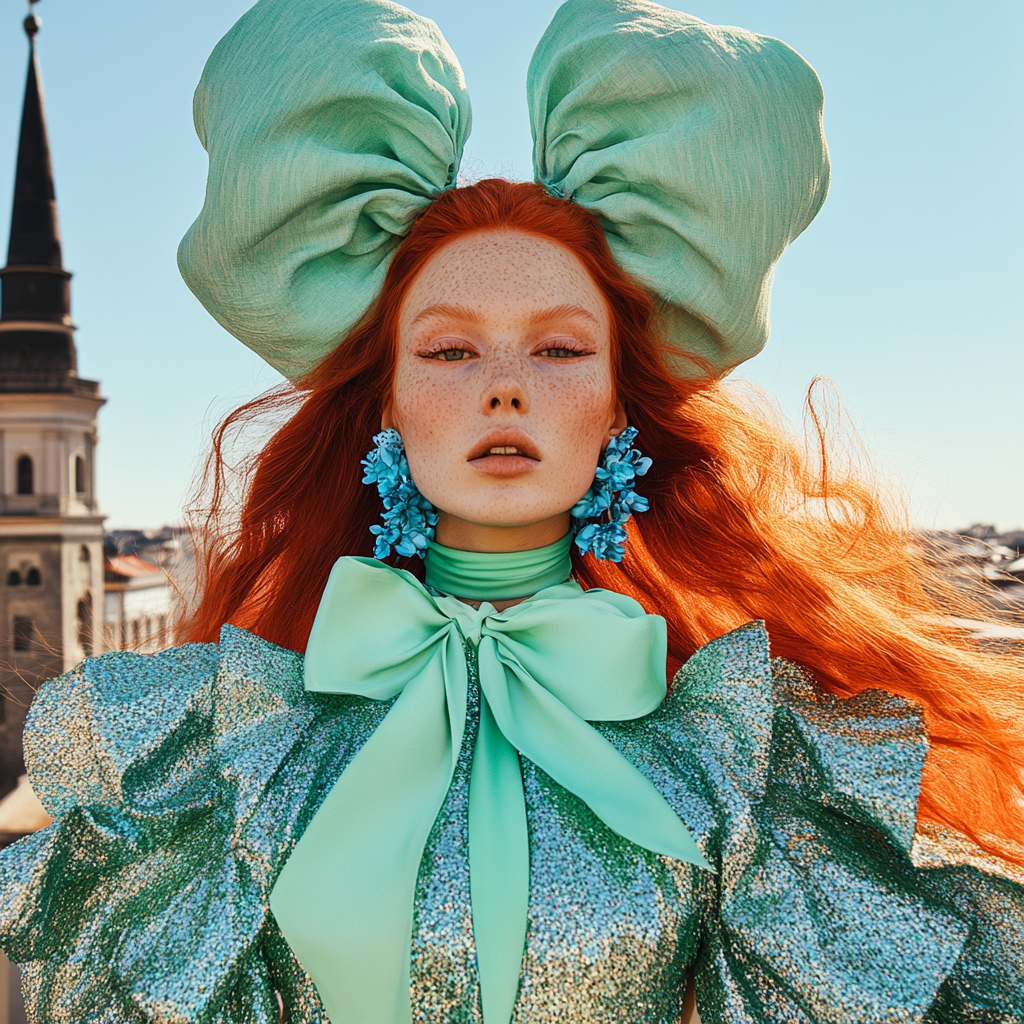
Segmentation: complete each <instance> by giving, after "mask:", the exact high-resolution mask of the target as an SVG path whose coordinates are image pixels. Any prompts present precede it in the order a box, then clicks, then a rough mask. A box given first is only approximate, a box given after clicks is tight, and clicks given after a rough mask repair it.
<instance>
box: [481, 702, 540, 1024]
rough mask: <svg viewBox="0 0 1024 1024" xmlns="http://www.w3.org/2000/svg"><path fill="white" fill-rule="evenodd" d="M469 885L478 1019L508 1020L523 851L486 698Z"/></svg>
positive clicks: (506, 748)
mask: <svg viewBox="0 0 1024 1024" xmlns="http://www.w3.org/2000/svg"><path fill="white" fill-rule="evenodd" d="M469 883H470V901H471V904H472V910H473V939H474V942H475V944H476V961H477V971H478V972H479V975H480V997H481V1002H482V1003H483V1014H484V1024H508V1022H509V1021H510V1020H511V1018H512V1011H513V1008H514V1006H515V1001H516V995H517V994H518V991H519V976H520V973H521V969H522V963H523V950H524V949H525V947H526V919H527V913H528V909H529V898H530V848H529V834H528V832H527V825H526V799H525V797H524V795H523V777H522V773H521V771H520V767H519V755H518V754H517V753H516V749H515V747H513V746H512V744H511V743H509V741H508V740H507V739H506V738H505V736H504V735H503V734H502V732H501V730H500V729H499V728H498V725H497V722H495V720H494V715H493V714H492V712H491V709H490V706H489V705H488V703H487V700H486V698H484V699H482V700H481V702H480V731H479V733H478V734H477V740H476V746H475V748H474V751H473V769H472V773H471V775H470V790H469Z"/></svg>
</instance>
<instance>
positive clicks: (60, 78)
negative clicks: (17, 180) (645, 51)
mask: <svg viewBox="0 0 1024 1024" xmlns="http://www.w3.org/2000/svg"><path fill="white" fill-rule="evenodd" d="M249 6H250V4H249V0H174V2H173V3H172V2H170V0H164V2H155V0H143V2H139V0H88V2H82V0H45V2H43V3H40V4H39V5H38V7H37V11H38V13H39V15H40V17H41V18H42V20H43V30H42V33H41V35H40V38H39V43H40V55H41V60H42V68H43V80H44V86H45V90H46V102H47V107H48V115H49V123H50V137H51V143H52V147H53V154H54V165H55V170H56V175H57V195H58V201H59V205H60V215H61V224H62V230H63V234H64V252H65V265H66V266H67V267H68V268H69V269H70V270H72V271H74V273H75V278H74V282H73V315H74V318H75V321H76V322H77V323H78V324H79V325H80V330H79V332H78V339H77V340H78V352H79V364H80V372H81V373H82V375H83V376H86V377H90V378H93V379H96V380H99V381H101V383H102V388H103V393H104V395H106V397H107V398H108V399H109V402H108V405H107V406H106V407H105V409H104V410H103V412H102V413H101V419H100V430H101V441H100V449H99V453H100V455H99V467H100V468H99V493H100V499H101V502H102V505H103V508H104V510H105V511H106V513H107V514H108V516H109V525H111V526H121V525H134V526H155V525H159V524H161V523H163V522H166V521H170V520H174V519H176V518H177V516H178V513H179V508H180V505H181V501H182V497H183V495H184V493H185V492H186V490H187V489H188V486H189V483H190V480H191V478H192V474H193V472H194V470H195V467H196V464H197V459H198V457H199V455H200V453H201V451H202V449H203V446H204V444H205V439H206V437H207V436H208V433H209V429H210V428H211V427H212V425H213V423H214V422H215V421H216V419H217V418H218V417H219V416H220V415H222V414H223V413H225V412H226V411H228V409H230V408H231V407H232V406H234V405H236V404H238V403H240V402H241V401H243V400H245V399H246V398H247V397H249V396H251V395H252V394H255V393H257V392H258V391H260V390H263V389H264V388H265V387H268V386H270V385H271V384H273V383H275V381H276V377H275V375H274V374H273V372H272V371H270V370H269V369H267V368H265V367H264V366H263V365H262V364H261V363H260V362H259V360H258V359H257V358H256V357H255V356H253V355H252V354H251V353H249V351H248V350H247V349H245V348H244V347H243V346H242V345H241V344H239V343H238V342H236V341H234V339H232V338H231V337H230V336H229V335H227V334H226V333H225V332H223V331H222V330H221V329H220V328H219V327H218V326H217V325H216V324H215V323H214V322H213V321H212V320H211V319H210V318H209V317H208V316H207V314H206V313H205V312H204V311H203V309H202V308H201V307H200V306H199V304H198V303H197V302H196V301H195V300H194V299H193V297H192V296H191V294H190V293H189V291H188V290H187V289H186V288H185V286H184V284H182V282H181V280H180V278H179V277H178V273H177V270H176V268H175V261H174V255H175V249H176V246H177V243H178V240H179V238H180V237H181V235H182V234H183V233H184V231H185V230H186V228H187V227H188V225H189V224H190V222H191V221H192V219H193V218H194V217H195V216H196V214H197V213H198V211H199V207H200V205H201V202H202V195H203V186H204V180H205V154H204V153H203V151H202V149H201V147H200V146H199V143H198V141H197V140H196V138H195V135H194V133H193V131H192V126H191V97H192V91H193V89H194V88H195V85H196V83H197V82H198V80H199V75H200V72H201V70H202V67H203V63H204V61H205V59H206V57H207V55H208V54H209V52H210V50H211V49H212V47H213V45H214V44H215V43H216V41H217V40H218V39H219V38H220V36H221V35H223V33H224V32H225V31H226V30H227V29H228V28H229V27H230V25H231V24H232V23H233V22H234V20H235V19H236V18H237V17H238V16H239V15H241V14H242V12H243V11H244V10H246V9H247V8H248V7H249ZM415 6H416V9H417V10H418V11H419V12H420V13H422V14H425V15H428V16H429V17H432V18H434V20H435V21H437V22H438V24H439V25H440V26H441V29H442V31H444V33H445V34H446V35H447V37H448V39H449V41H450V42H451V44H452V46H453V47H454V49H455V51H456V53H457V54H458V55H459V58H460V60H461V61H462V64H463V67H464V68H465V71H466V76H467V79H468V82H469V87H470V91H471V95H472V98H473V105H474V121H475V125H476V127H475V130H474V134H473V137H472V138H471V139H470V142H469V147H468V152H467V169H468V170H469V171H470V173H471V174H473V175H474V176H479V175H482V174H483V173H495V174H505V175H507V176H511V177H519V178H524V177H528V176H529V174H530V142H529V129H528V123H527V117H526V110H525V101H524V83H525V73H526V66H527V63H528V61H529V58H530V54H531V52H532V50H533V47H534V45H535V44H536V42H537V40H538V39H539V37H540V35H541V33H542V32H543V30H544V28H545V26H546V25H547V22H548V20H549V19H550V17H551V15H552V14H553V12H554V11H555V9H556V7H557V6H558V4H557V2H556V0H486V2H482V0H419V2H418V3H417V4H416V5H415ZM669 6H673V7H674V6H677V4H676V3H675V2H673V3H670V4H669ZM684 9H686V10H687V11H689V12H690V13H692V14H695V15H697V16H699V17H701V18H704V19H705V20H707V21H711V22H716V23H718V24H733V25H742V26H743V27H745V28H749V29H752V30H754V31H757V32H762V33H765V34H768V35H773V36H778V37H780V38H782V39H784V40H786V41H787V42H788V43H790V44H791V45H792V46H794V47H795V48H796V49H797V50H799V51H800V52H801V53H802V54H803V55H804V56H805V57H806V58H807V59H808V60H809V61H810V62H811V63H812V64H813V65H814V67H815V68H816V69H817V71H818V73H819V75H820V76H821V78H822V81H823V83H824V87H825V96H826V107H825V116H826V122H825V123H826V131H827V133H828V137H829V142H830V145H831V149H832V158H833V184H832V190H831V194H830V195H829V198H828V201H827V202H826V204H825V208H824V210H823V212H822V213H821V215H820V216H819V217H818V219H817V220H816V221H815V223H814V224H812V225H811V227H810V228H809V229H808V231H807V232H806V233H805V234H804V235H803V236H802V237H801V238H800V239H799V240H798V241H797V242H796V243H795V244H794V245H793V246H792V248H791V249H790V251H789V252H788V253H787V254H786V255H785V256H784V257H783V259H782V261H781V263H780V265H779V269H778V275H777V283H776V287H775V298H774V309H773V322H774V330H773V335H772V339H771V341H770V343H769V345H768V348H767V349H766V351H765V352H764V353H762V354H761V355H760V356H758V357H757V358H756V359H754V360H753V361H751V362H750V363H749V364H747V368H746V370H745V371H744V372H745V373H746V374H747V375H748V376H749V377H751V378H753V379H754V380H756V381H758V382H760V383H761V384H763V385H764V386H766V387H767V388H769V389H770V390H771V391H772V392H773V393H774V394H775V395H777V396H778V399H779V401H780V403H781V405H782V407H783V409H784V410H785V412H786V413H787V414H788V415H789V416H791V417H793V418H798V417H799V415H800V407H801V402H802V397H803V393H804V391H805V389H806V387H807V384H808V382H809V381H810V380H811V378H812V377H814V376H815V375H817V374H825V375H828V376H829V377H831V378H832V379H833V380H834V381H835V383H836V384H837V386H838V388H839V390H840V393H841V395H842V397H843V399H844V400H845V402H846V404H847V406H848V408H849V409H850V410H851V412H852V414H853V419H854V422H855V423H857V424H858V425H859V426H860V427H861V429H862V431H863V433H864V436H865V438H866V440H867V442H868V444H869V445H870V446H871V447H873V448H874V450H875V451H876V452H877V453H878V456H879V459H880V461H881V463H882V466H883V472H886V473H888V474H889V475H891V476H894V477H896V478H898V480H899V481H900V482H901V483H902V485H903V486H904V487H905V488H906V490H907V491H908V492H909V493H910V495H911V499H912V503H913V505H912V507H913V510H914V515H915V518H916V520H917V522H919V523H920V524H922V525H926V526H942V527H956V526H963V525H966V524H968V523H970V522H972V521H978V520H981V521H986V522H995V523H996V524H997V525H999V526H1000V527H1001V528H1004V529H1009V528H1012V527H1017V526H1024V317H1022V313H1021V301H1022V296H1024V287H1022V281H1024V188H1022V184H1024V182H1022V171H1021V168H1022V167H1024V134H1022V128H1024V123H1022V122H1024V116H1022V109H1024V108H1022V102H1021V101H1022V99H1024V60H1022V59H1021V52H1020V40H1021V38H1022V29H1024V4H1022V3H1020V0H977V2H975V3H971V4H964V3H952V2H949V0H913V2H912V0H865V2H862V3H858V4H838V3H823V2H821V0H692V2H691V0H688V2H687V3H686V4H685V7H684ZM25 12H26V9H25V5H24V3H22V2H21V0H0V230H2V232H3V244H4V248H5V249H6V237H7V223H8V216H9V209H10V195H11V184H12V176H13V169H14V147H15V144H16V136H17V127H18V117H19V114H20V106H21V98H22V90H23V86H24V72H25V59H26V40H25V37H24V35H23V33H22V30H21V25H20V22H21V19H22V18H23V16H24V14H25ZM353 457H355V453H354V454H353Z"/></svg>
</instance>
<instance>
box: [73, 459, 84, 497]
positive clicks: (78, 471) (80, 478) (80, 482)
mask: <svg viewBox="0 0 1024 1024" xmlns="http://www.w3.org/2000/svg"><path fill="white" fill-rule="evenodd" d="M75 493H76V494H85V459H83V458H82V456H81V455H76V456H75Z"/></svg>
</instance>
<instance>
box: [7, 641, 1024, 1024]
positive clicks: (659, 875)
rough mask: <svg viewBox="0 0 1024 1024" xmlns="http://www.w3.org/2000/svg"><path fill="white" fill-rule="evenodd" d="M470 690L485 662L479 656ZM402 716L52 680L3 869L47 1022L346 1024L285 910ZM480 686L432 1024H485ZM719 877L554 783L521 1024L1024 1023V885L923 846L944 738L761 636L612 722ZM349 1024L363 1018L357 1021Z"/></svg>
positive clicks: (33, 719)
mask: <svg viewBox="0 0 1024 1024" xmlns="http://www.w3.org/2000/svg"><path fill="white" fill-rule="evenodd" d="M468 657H469V658H470V668H471V675H472V669H473V664H472V652H469V655H468ZM389 707H390V704H389V702H375V701H371V700H367V699H365V698H361V697H352V696H340V695H332V694H315V693H307V692H306V691H305V690H304V689H303V685H302V659H301V658H300V657H299V656H297V655H295V654H292V653H290V652H287V651H282V650H280V649H279V648H275V647H273V646H272V645H270V644H267V643H265V642H264V641H262V640H260V639H258V638H257V637H254V636H252V635H250V634H248V633H245V632H243V631H241V630H237V629H234V628H232V627H226V628H225V631H224V633H223V635H222V638H221V643H220V644H219V645H205V646H188V647H181V648H174V649H172V650H170V651H167V652H164V653H163V654H160V655H156V656H152V657H142V656H138V655H132V654H125V653H114V654H109V655H105V656H103V657H101V658H97V659H93V660H90V661H87V662H86V663H84V665H83V666H81V667H79V669H77V670H76V671H75V672H72V673H70V674H68V675H67V676H64V677H62V678H61V679H57V680H53V681H51V682H50V683H47V684H46V685H45V686H44V687H43V688H42V690H41V691H40V693H39V696H38V697H37V698H36V701H35V703H34V704H33V708H32V711H31V713H30V717H29V722H28V726H27V730H26V752H27V754H26V756H27V761H28V766H29V771H30V778H31V781H32V785H33V787H34V788H35V790H36V792H37V793H38V794H39V796H40V798H41V799H42V800H43V802H44V803H45V804H46V805H47V807H48V808H49V809H50V810H51V811H52V812H53V813H54V816H55V818H56V821H55V823H54V824H53V825H51V826H50V827H49V828H47V829H45V830H43V831H42V832H39V833H36V834H35V835H32V836H30V837H28V838H27V839H25V840H23V841H22V842H20V843H18V844H16V845H15V846H13V847H11V848H9V849H8V850H6V851H4V853H3V854H2V857H0V945H2V946H3V948H4V949H5V951H6V952H7V953H8V955H9V956H10V957H11V958H12V959H14V960H16V961H18V962H20V963H21V964H22V973H23V978H24V983H25V988H26V995H27V1004H28V1007H29V1013H30V1020H34V1021H38V1022H44V1021H45V1022H48V1024H64V1022H68V1024H70V1022H75V1024H78V1022H82V1021H103V1022H106V1024H129V1022H131V1024H139V1022H160V1024H165V1022H166V1024H170V1022H175V1024H178V1022H181V1024H277V1021H278V1020H279V1016H280V1007H279V1000H278V993H280V999H281V1001H282V1002H283V1005H284V1007H285V1019H286V1020H288V1021H290V1022H292V1024H318V1022H324V1021H326V1017H325V1016H324V1014H323V1011H322V1009H321V1007H320V1003H319V999H318V997H317V994H316V991H315V989H314V988H313V986H312V983H311V982H310V981H309V979H308V977H307V976H306V975H305V973H304V972H303V970H302V968H301V967H300V966H299V964H298V962H297V960H296V959H295V957H294V956H293V955H292V953H291V951H290V950H289V948H288V946H287V944H286V943H285V942H284V940H283V938H282V937H281V934H280V932H279V931H278V929H277V927H276V925H275V922H274V920H273V917H272V915H271V914H270V913H269V910H268V898H269V893H270V890H271V888H272V886H273V883H274V880H275V879H276V877H277V875H278V873H279V872H280V870H281V868H282V867H283V865H284V863H285V862H286V861H287V859H288V856H289V853H290V851H291V850H292V849H293V848H294V846H295V844H296V842H297V840H298V838H299V837H300V836H301V835H302V832H303V830H304V828H305V827H306V826H307V825H308V824H309V822H310V820H311V819H312V817H313V815H314V814H315V812H316V810H317V808H318V807H319V806H320V804H321V802H322V801H323V799H324V798H325V797H326V795H327V793H328V792H329V791H330V789H331V787H332V786H333V784H334V783H335V781H336V780H337V778H338V776H339V774H340V772H341V771H342V769H343V768H344V767H345V765H346V764H347V763H348V762H349V761H350V760H351V758H352V757H353V756H354V754H355V753H356V751H358V749H359V748H360V746H361V745H362V744H363V743H364V742H365V740H366V739H367V737H368V736H369V735H370V734H371V733H372V732H373V730H374V729H375V728H376V726H377V725H378V724H379V723H380V722H381V720H382V719H383V717H384V715H385V714H386V713H387V711H388V709H389ZM475 715H476V688H475V686H471V687H470V715H469V722H468V727H467V731H466V737H465V740H464V742H463V748H462V752H461V756H460V759H459V764H458V768H457V770H456V773H455V777H454V779H453V782H452V785H451V788H450V790H449V793H448V797H447V800H446V802H445V804H444V807H443V809H442V811H441V814H440V815H439V816H438V818H437V820H436V822H435V824H434V827H433V830H432V832H431V835H430V838H429V841H428V843H427V847H426V850H425V852H424V855H423V858H422V861H421V865H420V871H419V876H418V879H417V886H416V900H415V920H414V928H413V937H412V945H411V951H410V956H411V964H412V972H411V973H412V990H411V998H412V1007H413V1017H414V1019H415V1020H417V1021H423V1022H428V1021H429V1022H431V1024H440V1022H451V1024H457V1022H458V1024H462V1022H472V1021H480V1020H482V1016H481V1012H480V997H479V984H478V979H477V976H476V966H475V953H474V943H473V930H472V918H471V913H470V901H469V861H468V856H467V809H468V788H469V770H470V764H471V758H472V738H473V734H474V732H475V726H474V723H475ZM595 728H598V729H600V731H601V732H602V734H603V735H605V736H606V737H607V738H608V739H609V740H610V741H611V742H612V743H614V744H615V745H616V746H617V747H618V749H619V750H620V751H621V752H622V753H623V754H624V755H625V756H626V757H627V758H628V759H629V760H630V761H632V763H633V764H635V765H636V766H637V767H638V768H640V770H641V771H642V772H643V773H644V774H645V775H646V776H647V778H649V779H650V780H651V782H653V783H654V785H655V786H656V787H657V788H658V790H659V791H660V792H661V793H662V795H663V796H664V797H665V798H666V800H668V802H669V803H670V805H671V806H672V808H673V809H674V810H675V811H676V812H677V813H678V814H679V815H680V817H681V818H682V819H683V821H684V822H685V823H686V825H687V827H688V828H689V829H690V830H691V832H692V833H693V834H694V835H695V836H696V838H697V840H698V842H699V844H700V846H701V848H702V850H703V851H704V854H705V856H706V857H707V858H708V860H709V861H710V862H711V863H712V864H713V866H714V867H715V872H716V873H714V874H711V873H709V872H705V871H701V870H699V869H697V868H693V867H691V866H690V865H688V864H686V863H683V862H681V861H675V860H673V859H671V858H669V857H665V856H662V855H656V854H653V853H650V852H649V851H647V850H644V849H642V848H640V847H637V846H634V845H632V844H631V843H629V842H628V841H627V840H625V839H623V838H622V837H620V836H618V835H617V834H615V833H613V832H612V831H611V830H610V829H609V828H608V827H607V826H605V825H604V824H603V823H602V822H601V821H600V820H599V819H598V818H597V817H596V816H595V815H594V814H593V812H591V811H590V810H589V808H588V807H587V806H586V805H585V804H584V803H583V802H582V801H580V800H579V799H578V798H577V797H575V796H573V795H572V794H570V793H569V792H567V791H566V790H564V789H562V788H561V787H560V786H559V785H558V784H557V783H555V782H554V781H553V780H552V779H551V778H550V777H548V776H547V775H545V773H544V772H543V771H541V770H540V769H539V768H537V767H536V766H535V765H532V764H531V763H530V762H528V761H524V763H523V766H522V767H523V780H524V788H525V793H526V800H527V814H528V821H529V836H530V909H529V922H528V934H527V943H526V954H525V957H524V961H523V971H522V977H521V982H520V988H519V996H518V1000H517V1003H516V1010H515V1018H514V1019H515V1022H516V1024H547V1022H556V1021H557V1022H565V1024H583V1022H586V1024H604V1022H612V1021H615V1022H630V1024H674V1022H676V1021H677V1020H678V1018H679V1015H680V1011H681V1007H682V998H683V991H684V986H685V981H686V978H687V976H688V975H690V974H692V975H693V976H694V977H695V980H696V986H697V1001H698V1007H699V1009H700V1012H701V1015H702V1017H703V1020H704V1022H705V1024H716V1022H720V1024H740V1022H758V1024H761V1022H764V1024H775V1022H780V1024H781V1022H787V1024H788V1022H817V1024H833V1022H843V1024H846V1022H852V1021H857V1022H876V1021H877V1022H881V1021H886V1022H896V1021H899V1022H904V1021H905V1022H916V1021H920V1022H922V1024H939V1022H951V1021H963V1022H965V1024H966V1022H968V1021H986V1022H989V1021H991V1022H999V1024H1010V1022H1020V1021H1024V984H1022V979H1024V886H1022V885H1021V884H1020V882H1021V880H1020V879H1019V878H1018V879H1017V880H1016V881H1015V880H1013V878H1011V877H1010V875H1011V874H1012V872H1011V871H1010V869H1009V868H1007V867H1006V866H1005V865H1003V864H1000V863H995V862H993V861H991V860H986V859H985V858H984V857H983V855H981V853H980V852H979V851H977V850H976V849H974V848H972V847H971V846H970V844H968V843H967V842H966V841H965V840H963V838H962V837H957V836H952V835H949V834H941V833H939V832H937V831H935V830H927V829H918V831H917V832H916V833H915V812H916V803H917V793H918V786H919V780H920V771H921V767H922V765H923V761H924V756H925V752H926V750H927V741H926V737H925V734H924V731H923V728H922V725H921V722H920V718H919V715H918V713H917V712H916V710H915V709H913V708H911V707H909V706H908V705H906V704H905V703H903V702H902V701H900V700H898V699H896V698H894V697H890V696H888V695H886V694H885V693H883V692H881V691H871V692H868V693H864V694H862V695H860V696H859V697H857V698H855V699H853V700H850V701H840V700H836V699H834V698H832V697H830V696H828V695H827V694H825V693H824V692H823V691H822V690H821V689H820V687H818V686H817V685H816V684H815V683H814V682H813V681H812V680H810V679H808V678H807V677H806V676H805V675H804V674H802V673H801V672H800V671H799V670H798V669H796V668H795V667H793V666H791V665H789V664H787V663H785V662H778V661H777V662H775V663H772V662H771V661H770V660H769V657H768V641H767V636H766V635H765V633H764V630H763V629H762V628H761V627H760V626H759V625H757V624H751V625H750V626H746V627H744V628H742V629H740V630H737V631H735V632H733V633H731V634H729V635H727V636H725V637H722V638H720V639H719V640H716V641H715V642H713V643H712V644H709V645H708V646H707V647H705V648H703V649H702V650H701V651H699V652H698V653H697V654H696V655H695V656H694V658H692V659H691V660H690V662H689V663H688V664H687V665H685V666H684V667H683V669H682V670H681V672H680V674H679V675H678V676H677V678H676V680H675V683H674V685H673V689H672V692H671V694H670V696H669V698H668V699H667V700H666V701H665V703H664V704H663V705H662V706H661V707H660V708H659V709H658V710H656V711H655V712H653V713H652V714H650V715H647V716H646V717H644V718H642V719H638V720H635V721H628V722H617V723H596V724H595ZM335 1024H341V1022H335Z"/></svg>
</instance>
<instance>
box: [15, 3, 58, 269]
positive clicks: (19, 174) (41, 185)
mask: <svg viewBox="0 0 1024 1024" xmlns="http://www.w3.org/2000/svg"><path fill="white" fill-rule="evenodd" d="M39 27H40V24H39V19H38V18H37V17H36V16H35V15H34V14H30V15H29V16H28V17H27V18H26V19H25V32H26V34H27V35H28V39H29V58H28V81H26V83H25V104H24V106H23V107H22V110H21V138H20V140H19V142H18V165H17V171H16V174H15V179H14V209H13V210H12V212H11V243H10V246H9V247H8V249H7V263H8V264H9V265H17V264H22V265H29V266H37V267H56V268H57V269H58V270H59V269H61V252H60V230H59V228H58V227H57V200H56V197H55V195H54V191H53V167H52V166H51V164H50V142H49V140H48V139H47V137H46V116H45V114H44V112H43V92H42V89H41V88H40V83H39V61H38V59H37V57H36V34H37V33H38V32H39Z"/></svg>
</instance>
